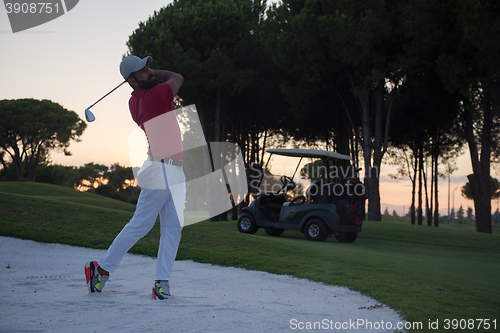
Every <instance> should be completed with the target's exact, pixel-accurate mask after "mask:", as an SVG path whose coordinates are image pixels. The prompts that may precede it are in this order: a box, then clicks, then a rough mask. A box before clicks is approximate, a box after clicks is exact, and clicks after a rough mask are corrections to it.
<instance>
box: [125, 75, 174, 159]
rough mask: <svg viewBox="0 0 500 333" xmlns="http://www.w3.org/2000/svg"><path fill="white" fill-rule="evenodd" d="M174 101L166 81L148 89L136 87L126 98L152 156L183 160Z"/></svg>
mask: <svg viewBox="0 0 500 333" xmlns="http://www.w3.org/2000/svg"><path fill="white" fill-rule="evenodd" d="M173 100H174V95H173V93H172V88H171V87H170V85H169V84H168V83H160V84H158V85H156V86H155V87H153V88H151V89H140V90H135V91H134V92H132V97H130V100H129V108H130V114H131V115H132V119H133V120H134V121H135V122H136V123H137V125H139V126H140V127H141V128H142V129H143V130H144V131H145V132H146V137H147V139H148V143H149V153H148V154H150V155H153V156H154V157H155V159H156V158H158V157H159V158H172V159H174V160H182V149H183V148H182V136H181V130H180V127H179V122H178V121H177V117H176V115H175V109H174V105H173V104H172V102H173ZM172 111H173V112H172Z"/></svg>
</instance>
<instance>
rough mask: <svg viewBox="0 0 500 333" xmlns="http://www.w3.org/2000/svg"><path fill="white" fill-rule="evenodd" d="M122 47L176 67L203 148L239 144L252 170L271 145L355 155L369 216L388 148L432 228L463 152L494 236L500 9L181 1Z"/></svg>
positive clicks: (448, 3)
mask: <svg viewBox="0 0 500 333" xmlns="http://www.w3.org/2000/svg"><path fill="white" fill-rule="evenodd" d="M127 46H128V48H129V52H130V53H131V54H135V55H138V56H141V57H143V56H147V55H150V56H152V57H153V58H154V59H155V60H154V63H153V68H164V69H170V70H173V71H176V72H179V73H181V74H182V75H183V76H184V79H185V81H184V82H185V83H184V86H183V87H182V89H181V90H180V91H179V97H180V101H181V102H182V103H184V104H185V105H189V104H196V106H197V109H198V111H199V114H200V118H201V121H202V126H203V129H204V132H205V134H206V136H207V141H232V142H235V143H237V144H238V145H239V146H240V147H241V148H242V150H243V153H244V156H245V162H246V163H247V165H250V164H251V163H261V162H262V156H263V152H264V150H265V149H266V148H268V147H270V146H274V147H276V146H280V145H292V146H293V145H301V146H304V145H310V146H314V145H316V146H319V147H321V148H323V149H325V148H326V149H329V150H335V151H338V152H339V153H343V154H350V155H351V156H352V158H353V160H354V162H355V163H359V164H361V166H364V172H365V176H366V177H365V179H364V183H365V186H366V189H367V192H368V195H369V198H368V219H369V220H375V221H376V220H380V219H381V208H380V191H379V187H380V184H379V173H380V170H381V168H382V161H383V160H386V161H387V162H390V161H389V160H387V158H386V157H387V155H388V154H387V153H388V152H389V151H390V152H391V155H392V156H393V157H392V158H393V159H399V160H396V161H393V163H397V164H399V165H405V166H407V168H406V170H404V171H403V173H404V174H405V176H409V177H410V179H411V180H412V182H413V184H414V186H413V190H412V197H413V204H412V207H413V208H412V215H413V216H414V218H413V220H412V221H413V223H415V220H417V221H418V224H422V219H423V216H424V215H427V216H431V217H432V219H433V220H434V225H435V226H438V219H439V214H438V210H439V198H438V191H437V189H438V181H439V178H440V176H443V174H446V173H447V172H451V171H449V170H450V168H448V169H443V166H447V165H451V166H452V165H453V163H452V162H453V161H454V159H455V158H456V156H457V155H458V154H459V153H461V152H462V147H463V146H464V145H465V144H467V145H468V147H469V148H470V151H471V163H472V165H473V174H472V175H470V176H469V181H470V184H471V188H472V192H473V193H474V203H475V211H476V212H478V213H477V216H476V222H477V230H478V231H481V232H491V196H490V190H489V175H490V165H491V162H492V161H498V158H499V157H500V153H499V151H500V147H499V145H498V144H497V143H498V142H499V141H500V140H499V135H500V131H499V124H500V112H499V105H500V102H499V96H500V81H499V80H498V75H499V73H500V57H498V54H500V52H499V51H500V1H496V0H484V1H476V0H463V1H454V0H442V1H435V0H417V1H415V0H399V1H384V0H374V1H368V2H367V1H364V0H307V1H306V0H283V1H281V2H279V3H277V4H272V5H271V7H267V5H266V3H265V1H261V0H212V1H205V0H194V1H193V0H178V1H174V2H173V3H171V4H169V5H167V6H166V7H164V8H161V9H160V10H159V11H157V12H155V13H154V15H152V16H151V17H150V18H149V20H147V21H146V22H141V23H139V27H138V29H137V30H136V31H134V32H133V34H132V35H131V36H130V38H129V40H128V41H127ZM403 152H406V158H404V157H403V158H402V155H403ZM448 162H450V163H448ZM427 164H428V165H430V166H431V167H430V170H429V172H428V173H427V172H426V170H427V169H426V167H425V166H426V165H427ZM451 169H453V168H451ZM429 179H430V181H428V180H429ZM424 210H427V211H426V213H425V214H424ZM429 222H431V219H429Z"/></svg>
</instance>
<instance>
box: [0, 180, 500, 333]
mask: <svg viewBox="0 0 500 333" xmlns="http://www.w3.org/2000/svg"><path fill="white" fill-rule="evenodd" d="M19 184H20V185H19V187H17V186H16V185H17V184H14V183H0V211H1V212H2V217H1V219H0V235H2V236H12V237H18V238H28V239H33V240H36V241H42V242H58V243H64V244H70V245H78V246H84V247H92V248H107V247H108V246H109V245H110V243H111V242H112V240H113V239H114V237H115V236H116V234H117V233H118V232H119V231H120V230H121V228H122V227H123V225H124V224H126V223H127V222H128V219H130V217H131V216H132V213H131V212H130V211H127V210H120V209H116V208H112V209H111V208H104V207H110V206H109V204H107V202H108V200H110V199H107V198H103V197H99V196H95V195H92V194H89V193H84V194H85V195H86V199H87V200H84V201H81V200H80V199H82V198H83V197H80V196H81V195H82V194H79V193H78V192H77V191H75V190H72V189H68V188H62V187H58V186H53V185H47V184H37V183H19ZM30 193H31V195H30ZM499 231H500V230H499V229H498V228H494V233H493V234H492V235H490V234H479V233H476V232H475V229H474V227H471V226H465V225H453V226H447V225H442V226H440V227H439V228H434V227H427V226H412V225H410V223H409V220H407V219H406V218H395V217H388V216H384V220H383V221H382V222H370V221H369V222H365V223H364V224H363V232H362V233H360V234H359V237H358V239H357V240H356V241H355V242H354V243H353V244H344V243H338V242H337V241H336V240H335V238H332V237H330V238H329V239H328V240H327V241H326V242H311V241H308V240H306V239H305V237H304V235H303V234H301V233H300V232H298V231H285V232H284V233H283V235H282V236H280V237H272V236H268V235H267V234H266V233H265V232H264V230H259V231H258V232H257V234H255V235H247V234H241V233H239V232H238V230H237V228H236V222H235V221H230V222H202V223H197V224H194V225H190V226H188V227H186V228H184V230H183V237H182V240H181V245H180V248H179V252H178V255H177V259H179V260H181V259H192V260H194V261H198V262H205V263H213V264H218V265H222V266H233V267H243V268H246V269H250V270H259V271H267V272H270V273H275V274H287V275H292V276H296V277H301V278H307V279H310V280H313V281H319V282H323V283H326V284H333V285H342V286H347V287H349V288H350V289H352V290H356V291H360V292H362V293H363V294H365V295H367V296H370V297H372V298H375V299H376V300H378V301H379V302H381V303H384V304H386V305H388V306H390V307H392V308H394V309H396V310H398V311H400V313H401V315H402V316H403V317H404V318H405V319H406V320H407V321H410V322H421V323H423V328H424V329H423V331H426V332H427V331H429V332H431V331H432V332H445V331H446V332H449V330H445V329H444V322H445V321H446V320H447V319H448V320H453V319H457V320H471V319H473V320H476V319H489V321H490V323H491V325H493V321H494V320H496V324H497V329H498V325H499V324H500V318H498V313H499V309H500V300H499V299H500V286H499V283H498V282H499V278H500V265H499V263H500V237H499V233H498V232H499ZM158 237H159V228H158V223H157V225H155V227H154V228H153V230H152V231H151V232H150V233H149V234H148V235H147V236H146V237H144V238H143V239H142V240H141V241H140V242H139V243H137V244H136V246H134V248H133V249H132V252H135V253H141V254H146V255H152V256H154V255H155V254H156V251H157V249H158ZM436 320H439V323H440V329H439V330H430V329H428V324H429V321H431V322H435V321H436ZM475 323H476V327H475V328H474V329H467V332H475V331H477V332H485V330H483V329H478V328H477V325H478V322H475ZM459 331H460V330H459ZM490 331H493V330H491V329H490Z"/></svg>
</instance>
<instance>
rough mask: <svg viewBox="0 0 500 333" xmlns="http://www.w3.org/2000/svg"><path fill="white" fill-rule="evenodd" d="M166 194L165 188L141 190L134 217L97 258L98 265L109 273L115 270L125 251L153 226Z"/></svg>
mask: <svg viewBox="0 0 500 333" xmlns="http://www.w3.org/2000/svg"><path fill="white" fill-rule="evenodd" d="M167 195H168V191H167V190H149V189H142V190H141V194H140V196H139V201H138V202H137V207H136V210H135V213H134V217H132V219H131V220H130V221H129V223H127V225H125V227H124V228H123V229H122V231H121V232H120V233H119V234H118V236H116V238H115V240H114V241H113V243H112V244H111V246H110V247H109V249H108V251H107V252H106V254H105V255H104V256H103V257H102V258H101V259H100V260H99V267H101V268H102V269H104V270H105V271H107V272H110V273H113V272H114V271H115V270H116V268H117V267H118V265H119V264H120V262H121V260H122V258H123V256H124V255H125V253H127V252H128V251H129V250H130V248H132V246H134V244H135V243H136V242H137V241H138V240H139V239H141V238H142V237H144V236H146V234H147V233H148V232H149V231H150V230H151V228H153V226H154V224H155V221H156V218H157V217H158V214H159V212H160V210H161V208H162V207H163V206H164V204H165V200H166V199H167Z"/></svg>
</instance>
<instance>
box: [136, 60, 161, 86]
mask: <svg viewBox="0 0 500 333" xmlns="http://www.w3.org/2000/svg"><path fill="white" fill-rule="evenodd" d="M135 79H136V81H137V85H138V86H139V88H141V89H151V88H153V87H154V86H156V85H157V84H158V82H157V81H156V77H155V76H154V74H153V71H152V70H151V69H150V68H149V65H146V66H145V67H144V68H143V69H141V70H138V71H137V72H135Z"/></svg>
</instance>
